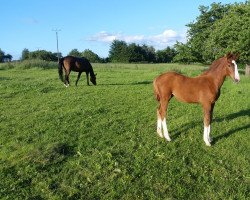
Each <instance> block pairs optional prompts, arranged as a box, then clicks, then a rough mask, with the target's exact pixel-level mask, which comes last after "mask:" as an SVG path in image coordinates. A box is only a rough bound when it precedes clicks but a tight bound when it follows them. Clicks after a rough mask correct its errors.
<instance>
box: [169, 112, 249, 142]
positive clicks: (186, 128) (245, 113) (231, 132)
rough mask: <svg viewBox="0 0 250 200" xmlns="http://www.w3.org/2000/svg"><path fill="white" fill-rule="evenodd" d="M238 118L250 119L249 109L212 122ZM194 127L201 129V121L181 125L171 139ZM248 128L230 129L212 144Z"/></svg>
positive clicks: (214, 139)
mask: <svg viewBox="0 0 250 200" xmlns="http://www.w3.org/2000/svg"><path fill="white" fill-rule="evenodd" d="M239 117H250V109H246V110H240V111H239V112H236V113H232V114H229V115H228V116H226V117H223V118H218V119H215V120H213V122H218V123H219V122H222V121H224V120H233V119H236V118H239ZM196 126H201V128H203V122H202V121H193V122H189V123H186V124H184V125H182V126H181V127H180V128H178V129H177V130H175V131H173V135H172V138H173V139H175V138H177V137H179V136H180V135H181V134H182V133H184V132H186V131H187V130H188V129H190V128H193V127H196ZM212 126H213V125H212ZM249 128H250V124H248V125H245V126H242V127H237V128H235V129H232V130H230V131H228V132H226V133H222V134H220V135H218V136H216V137H214V138H213V144H215V143H216V142H218V141H219V140H221V139H223V138H228V137H229V136H231V135H232V134H235V133H237V132H239V131H241V130H247V129H249ZM211 133H212V134H211V135H212V136H213V132H211ZM170 136H171V133H170Z"/></svg>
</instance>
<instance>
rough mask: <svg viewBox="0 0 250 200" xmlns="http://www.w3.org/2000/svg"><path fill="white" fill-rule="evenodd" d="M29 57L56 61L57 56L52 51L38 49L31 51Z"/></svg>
mask: <svg viewBox="0 0 250 200" xmlns="http://www.w3.org/2000/svg"><path fill="white" fill-rule="evenodd" d="M29 59H40V60H46V61H56V60H57V56H56V54H53V53H52V52H50V51H45V50H37V51H33V52H30V53H29Z"/></svg>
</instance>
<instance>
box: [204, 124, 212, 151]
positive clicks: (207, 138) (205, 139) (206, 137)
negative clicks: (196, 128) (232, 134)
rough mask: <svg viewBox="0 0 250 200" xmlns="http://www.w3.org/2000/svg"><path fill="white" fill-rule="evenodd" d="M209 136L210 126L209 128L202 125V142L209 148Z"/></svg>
mask: <svg viewBox="0 0 250 200" xmlns="http://www.w3.org/2000/svg"><path fill="white" fill-rule="evenodd" d="M209 134H210V125H209V126H205V125H204V135H203V140H204V142H205V143H206V145H207V146H211V144H210V142H211V138H210V136H209Z"/></svg>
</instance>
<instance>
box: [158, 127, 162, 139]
mask: <svg viewBox="0 0 250 200" xmlns="http://www.w3.org/2000/svg"><path fill="white" fill-rule="evenodd" d="M157 134H158V135H159V136H160V137H161V138H163V135H162V131H161V129H160V128H157Z"/></svg>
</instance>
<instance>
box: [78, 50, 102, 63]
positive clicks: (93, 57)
mask: <svg viewBox="0 0 250 200" xmlns="http://www.w3.org/2000/svg"><path fill="white" fill-rule="evenodd" d="M82 56H83V57H85V58H87V59H88V60H89V61H90V62H93V63H100V62H103V60H102V59H101V58H100V57H99V56H98V55H97V54H95V53H94V52H93V51H91V50H89V49H86V50H84V51H83V52H82Z"/></svg>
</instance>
